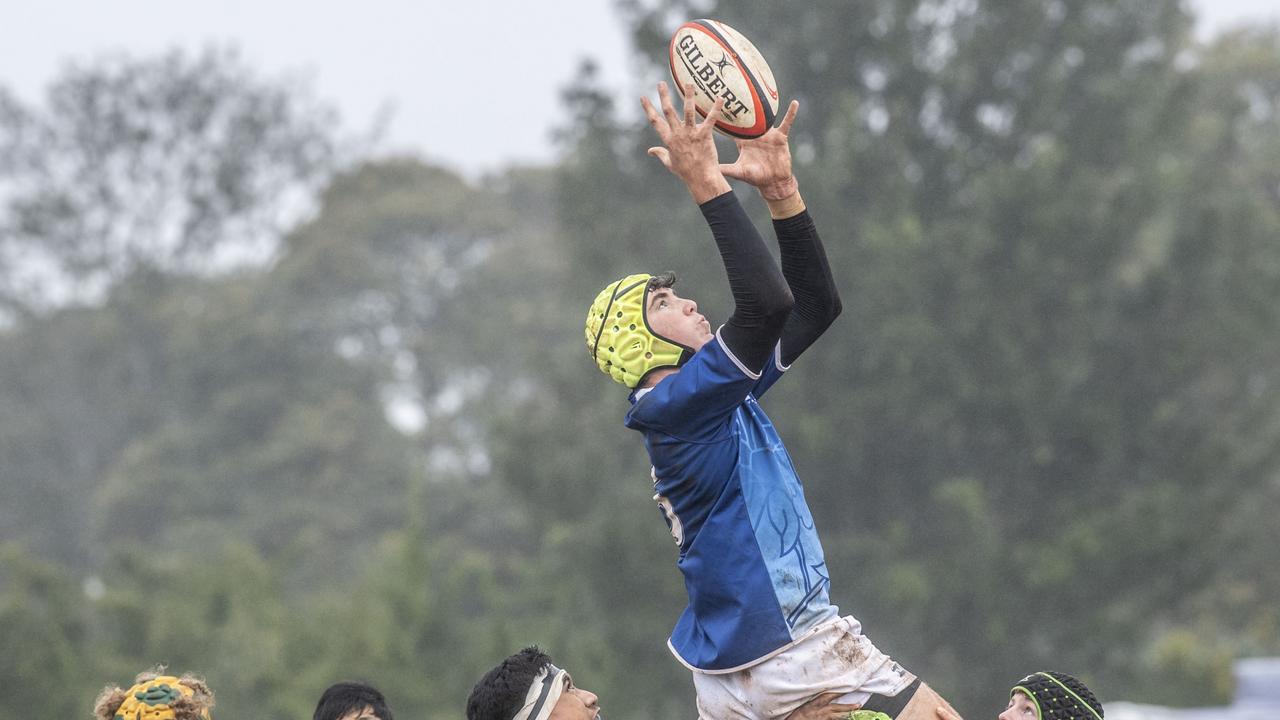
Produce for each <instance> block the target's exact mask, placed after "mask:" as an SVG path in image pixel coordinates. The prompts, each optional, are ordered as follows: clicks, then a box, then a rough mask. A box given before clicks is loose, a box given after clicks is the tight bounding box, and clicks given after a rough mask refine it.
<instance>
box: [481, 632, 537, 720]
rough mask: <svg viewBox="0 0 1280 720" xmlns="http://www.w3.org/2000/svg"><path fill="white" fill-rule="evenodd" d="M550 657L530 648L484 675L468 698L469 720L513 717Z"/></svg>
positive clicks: (496, 719)
mask: <svg viewBox="0 0 1280 720" xmlns="http://www.w3.org/2000/svg"><path fill="white" fill-rule="evenodd" d="M550 664H551V658H550V657H548V656H547V654H546V653H544V652H542V651H541V650H539V649H538V648H537V647H536V646H531V647H527V648H525V649H523V650H521V651H520V652H518V653H516V654H515V655H512V656H510V657H508V658H507V659H506V660H503V661H502V662H500V663H498V666H497V667H495V668H493V669H492V670H490V671H489V672H487V673H485V674H484V677H482V678H480V681H479V682H477V683H476V686H475V687H474V688H472V689H471V697H469V698H467V720H511V718H513V717H515V716H516V713H518V712H520V708H521V707H523V706H524V696H525V694H526V693H527V692H528V691H529V686H530V685H532V684H533V679H534V678H535V677H537V675H538V673H540V672H542V669H543V668H545V667H546V666H548V665H550Z"/></svg>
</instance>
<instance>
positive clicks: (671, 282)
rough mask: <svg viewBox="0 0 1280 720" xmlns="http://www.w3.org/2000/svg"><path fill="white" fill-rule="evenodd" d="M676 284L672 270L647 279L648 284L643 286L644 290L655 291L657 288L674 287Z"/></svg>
mask: <svg viewBox="0 0 1280 720" xmlns="http://www.w3.org/2000/svg"><path fill="white" fill-rule="evenodd" d="M675 284H676V273H675V271H674V270H668V271H666V272H663V273H658V274H657V275H654V276H653V277H651V278H649V284H648V285H647V286H645V290H657V289H658V288H669V287H674V286H675Z"/></svg>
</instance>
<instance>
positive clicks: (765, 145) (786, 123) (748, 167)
mask: <svg viewBox="0 0 1280 720" xmlns="http://www.w3.org/2000/svg"><path fill="white" fill-rule="evenodd" d="M799 109H800V103H799V102H797V101H795V100H792V101H791V104H790V105H789V106H787V114H786V115H785V116H784V117H783V118H782V122H781V123H779V125H778V126H777V127H775V128H770V129H769V131H768V132H766V133H765V134H764V135H761V136H760V137H758V138H756V139H754V140H737V141H735V142H736V144H737V146H738V159H737V160H736V161H734V162H733V163H729V164H722V165H720V172H721V173H723V174H724V175H725V176H726V177H731V178H733V179H735V180H741V181H743V182H745V183H749V184H751V185H754V186H755V187H756V188H757V189H759V190H760V195H761V196H763V197H764V199H765V200H785V199H787V198H788V197H791V196H792V195H794V194H795V193H796V191H797V190H798V189H799V185H798V184H797V183H796V178H795V175H793V174H792V173H791V145H790V142H789V135H790V134H791V124H792V123H794V122H795V120H796V112H797V111H798V110H799Z"/></svg>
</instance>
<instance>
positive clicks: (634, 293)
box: [586, 273, 693, 388]
mask: <svg viewBox="0 0 1280 720" xmlns="http://www.w3.org/2000/svg"><path fill="white" fill-rule="evenodd" d="M654 279H655V276H653V275H650V274H648V273H638V274H636V275H628V276H626V277H624V278H622V279H621V280H618V281H617V282H612V283H609V284H608V285H607V286H605V288H604V289H603V290H601V291H600V294H599V295H596V299H595V302H592V303H591V309H590V310H588V311H587V328H586V339H587V351H588V352H590V353H591V359H592V360H595V362H596V365H597V366H599V368H600V372H603V373H604V374H606V375H608V376H609V377H611V378H613V379H614V380H616V381H617V382H620V383H622V384H623V385H626V386H627V387H629V388H634V387H636V386H637V385H639V384H640V383H641V382H642V381H643V380H644V377H645V376H646V375H648V374H649V373H651V372H653V371H654V370H658V369H660V368H666V367H680V365H681V364H683V362H684V361H685V360H687V359H688V357H689V354H692V352H693V351H692V350H691V349H689V348H686V347H684V346H682V345H678V344H676V343H674V342H672V341H670V340H668V339H666V338H664V337H661V336H659V335H658V334H657V333H655V332H653V330H652V329H651V328H650V327H649V323H648V320H647V319H646V318H645V302H646V300H647V298H648V296H649V290H650V287H651V285H652V281H653V280H654ZM671 282H674V278H672V279H670V280H668V284H670V283H671Z"/></svg>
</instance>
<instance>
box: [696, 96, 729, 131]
mask: <svg viewBox="0 0 1280 720" xmlns="http://www.w3.org/2000/svg"><path fill="white" fill-rule="evenodd" d="M723 110H724V98H722V97H718V98H716V102H715V104H714V105H712V106H711V112H709V113H707V116H706V117H704V118H703V119H702V123H701V125H710V126H711V127H712V128H714V127H715V125H716V119H717V118H719V117H720V113H721V112H722V111H723ZM708 129H710V128H708Z"/></svg>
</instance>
